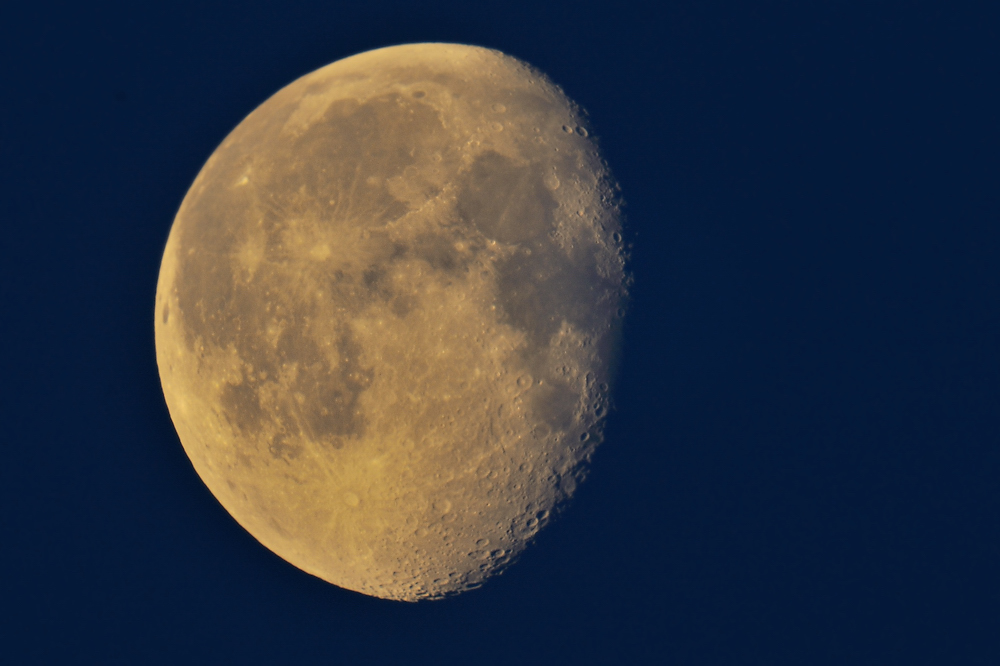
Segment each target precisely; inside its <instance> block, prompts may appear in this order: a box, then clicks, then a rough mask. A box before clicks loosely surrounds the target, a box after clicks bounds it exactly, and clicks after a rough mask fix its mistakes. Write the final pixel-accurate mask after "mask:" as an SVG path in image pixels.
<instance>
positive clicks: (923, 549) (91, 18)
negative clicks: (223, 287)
mask: <svg viewBox="0 0 1000 666" xmlns="http://www.w3.org/2000/svg"><path fill="white" fill-rule="evenodd" d="M21 4H22V6H21V7H10V6H5V8H4V9H2V10H0V58H2V60H0V62H2V63H3V66H2V68H0V84H2V89H0V102H2V106H0V156H2V158H3V159H2V160H0V169H2V172H0V175H2V179H0V183H2V184H0V187H2V196H0V221H2V224H3V228H2V235H0V238H2V243H0V253H2V254H0V285H2V294H3V308H2V310H0V311H2V312H3V313H4V315H3V328H2V331H3V332H2V336H3V339H4V345H3V349H4V353H3V357H2V358H3V366H2V367H0V370H2V376H3V379H4V400H3V422H4V431H3V451H4V454H5V455H4V461H3V464H2V465H0V475H2V477H0V501H2V509H0V511H2V513H0V520H2V524H0V534H3V545H2V548H0V565H2V567H3V570H2V577H0V581H2V582H0V599H2V600H3V606H2V607H3V615H4V616H5V618H4V621H3V623H2V624H0V637H2V640H0V660H2V661H5V662H7V663H16V664H28V663H61V664H66V663H84V662H85V661H97V662H99V663H109V664H110V663H127V664H136V663H145V664H156V663H164V664H177V663H207V662H222V663H244V664H255V663H287V664H292V663H299V662H303V663H313V662H318V663H336V664H342V663H346V664H350V663H366V664H376V663H377V664H382V663H384V664H400V663H442V664H448V663H455V664H467V663H468V664H479V665H485V664H509V663H550V664H564V663H565V664H569V663H587V664H589V663H594V664H614V663H664V664H684V665H687V664H727V665H728V664H769V665H773V664H796V665H801V664H897V663H898V664H915V663H928V664H963V666H964V665H973V664H984V665H985V664H989V665H993V664H996V663H1000V662H998V660H1000V642H998V640H997V628H998V621H1000V610H998V601H1000V576H998V573H997V564H998V562H1000V536H998V528H1000V520H998V519H1000V488H998V483H997V481H998V479H1000V422H998V417H1000V345H998V343H1000V231H998V226H997V225H998V219H1000V217H998V206H997V203H998V202H997V182H998V180H997V175H998V169H997V166H998V164H997V161H998V158H997V155H998V151H997V148H998V145H997V144H998V142H997V122H996V121H997V117H998V113H997V111H998V109H997V104H996V101H995V97H996V95H995V89H996V83H997V81H998V80H1000V76H998V72H997V63H1000V57H998V56H1000V54H998V53H997V51H998V43H1000V42H998V34H997V29H996V25H997V24H996V22H995V21H994V20H993V17H992V16H990V15H989V14H988V11H987V9H986V7H988V4H987V3H980V5H979V8H977V7H976V6H975V5H967V4H966V5H962V4H961V3H937V4H938V6H937V7H930V6H929V5H928V3H919V2H896V3H885V2H864V3H860V2H843V3H834V4H835V5H836V7H833V8H827V9H822V10H817V9H815V8H808V9H806V8H804V7H803V5H810V6H811V5H815V4H816V3H785V2H755V3H727V4H720V3H710V2H685V3H662V4H661V3H628V2H624V3H613V2H591V3H587V2H579V3H569V2H561V1H557V2H545V1H544V0H533V1H531V2H508V3H503V4H494V3H489V2H484V3H472V2H470V3H454V2H444V3H416V2H382V1H378V0H372V1H370V2H364V3H362V2H358V3H350V4H348V3H340V2H299V1H298V0H289V1H286V2H270V3H255V2H239V3H236V2H225V3H224V2H211V3H207V4H208V5H209V6H208V7H207V8H206V7H203V6H201V5H202V3H183V2H171V3H160V4H159V6H158V7H153V8H151V7H149V6H147V4H146V3H137V2H129V3H119V4H110V3H100V2H88V3H82V2H81V3H76V4H75V5H67V4H53V3H45V2H35V3H21ZM959 6H961V8H959ZM415 41H454V42H463V43H471V44H478V45H482V46H489V47H493V48H498V49H500V50H502V51H505V52H507V53H509V54H511V55H514V56H517V57H519V58H521V59H523V60H526V61H528V62H529V63H531V64H533V65H535V66H536V67H538V68H539V69H541V70H542V71H544V72H546V73H547V74H548V75H549V76H550V77H551V78H552V79H553V80H554V81H555V82H556V83H558V84H560V85H561V86H562V87H563V88H564V89H565V90H566V92H567V93H568V94H569V95H570V96H571V97H572V98H574V99H575V100H576V101H578V102H579V103H580V104H581V105H583V106H584V107H585V108H586V109H587V110H588V111H589V112H590V117H591V121H592V124H593V127H594V129H595V131H596V132H597V134H598V135H599V137H600V141H601V144H602V146H603V149H604V151H605V155H606V157H607V159H608V161H609V163H610V164H611V167H612V168H613V169H614V171H615V174H616V175H617V177H618V179H619V181H620V182H621V184H622V187H623V195H624V197H625V199H626V202H627V208H626V210H627V213H628V221H629V231H630V237H631V240H632V241H633V242H634V253H633V257H634V260H633V262H632V270H633V272H634V275H635V289H634V298H633V302H632V311H631V313H630V316H629V319H628V323H627V330H626V338H625V342H626V347H625V353H624V356H623V364H622V371H621V376H620V381H619V386H618V392H617V395H616V402H617V409H616V411H614V412H613V414H612V415H611V418H610V422H609V427H608V433H607V434H608V437H607V442H606V443H605V444H604V445H603V447H602V448H601V449H599V451H598V453H597V455H596V457H595V460H594V464H593V468H592V473H591V476H590V479H589V480H588V481H587V482H586V483H585V484H584V485H583V486H581V488H580V490H579V491H578V493H577V498H576V500H575V502H574V505H573V506H572V507H571V510H570V511H568V512H567V513H566V514H565V515H564V516H563V517H562V518H561V519H560V520H559V521H558V522H556V523H555V524H554V525H552V526H551V527H549V528H548V529H547V530H546V531H544V532H543V533H542V534H541V536H540V538H539V539H538V541H537V543H536V544H535V545H534V546H533V547H532V548H531V549H529V551H528V552H527V553H526V554H525V555H524V556H523V557H522V559H521V561H520V562H519V563H518V564H517V565H515V566H514V567H512V568H511V569H510V570H509V571H508V572H507V573H506V574H504V575H503V576H501V577H500V578H497V579H495V580H493V581H491V582H489V583H488V584H487V585H486V586H485V587H484V588H483V589H481V590H477V591H475V592H471V593H468V594H466V595H463V596H461V597H458V598H456V599H452V600H446V601H442V602H436V603H421V604H417V605H405V604H397V603H392V602H385V601H380V600H376V599H371V598H367V597H363V596H360V595H357V594H354V593H351V592H346V591H343V590H339V589H337V588H335V587H333V586H330V585H328V584H326V583H323V582H322V581H319V580H318V579H314V578H311V577H310V576H308V575H306V574H303V573H301V572H300V571H298V570H296V569H294V568H293V567H291V566H290V565H287V564H286V563H284V562H283V561H282V560H280V559H278V558H277V557H276V556H274V555H272V554H271V553H270V552H268V551H267V550H265V549H264V548H263V547H261V546H259V545H258V544H257V542H256V541H254V539H253V538H252V537H250V536H249V535H248V534H247V533H246V532H244V531H243V530H242V528H240V527H239V526H238V525H237V524H236V523H235V522H234V521H233V520H232V519H230V518H229V516H228V514H226V513H225V511H224V510H223V509H222V508H221V507H220V506H219V505H218V503H217V502H216V501H215V500H214V499H213V497H212V496H211V494H210V493H209V492H208V491H207V489H205V488H204V486H203V485H202V484H201V481H200V480H199V479H198V477H197V475H196V474H195V473H194V471H193V469H192V468H191V466H190V464H189V462H188V460H187V458H186V456H185V455H184V452H183V449H182V448H181V446H180V443H179V441H178V439H177V437H176V434H175V433H174V430H173V427H172V425H171V422H170V419H169V416H168V414H167V411H166V407H165V405H164V402H163V397H162V393H161V391H160V387H159V382H158V377H157V372H156V364H155V358H154V349H153V324H152V307H153V294H154V291H155V284H156V276H157V272H158V269H159V260H160V255H161V252H162V249H163V244H164V242H165V240H166V236H167V232H168V230H169V228H170V224H171V222H172V219H173V216H174V214H175V213H176V210H177V207H178V205H179V204H180V201H181V199H182V197H183V196H184V194H185V192H186V191H187V188H188V186H189V185H190V183H191V181H192V180H193V178H194V176H195V175H196V174H197V172H198V170H199V169H200V168H201V165H202V164H203V162H204V161H205V159H206V158H207V157H208V156H209V155H210V154H211V152H212V151H213V150H214V149H215V147H216V145H218V143H219V142H220V141H221V140H222V139H223V138H224V137H225V135H226V134H227V133H228V132H229V130H231V129H232V128H233V127H234V126H235V125H236V124H237V123H238V122H239V121H240V120H241V119H242V118H243V117H244V116H245V115H246V114H247V113H249V112H250V111H251V110H253V108H255V107H256V106H257V105H258V104H259V103H260V102H262V101H263V100H265V99H266V98H267V97H269V96H270V95H271V94H272V93H273V92H275V91H276V90H277V89H278V88H280V87H281V86H283V85H285V84H287V83H289V82H291V81H292V80H294V79H295V78H297V77H298V76H300V75H302V74H305V73H307V72H309V71H312V70H314V69H316V68H317V67H320V66H322V65H325V64H327V63H329V62H332V61H334V60H337V59H340V58H342V57H345V56H347V55H351V54H353V53H357V52H360V51H364V50H368V49H371V48H376V47H380V46H386V45H390V44H397V43H405V42H415Z"/></svg>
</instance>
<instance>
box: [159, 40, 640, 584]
mask: <svg viewBox="0 0 1000 666" xmlns="http://www.w3.org/2000/svg"><path fill="white" fill-rule="evenodd" d="M626 287H627V277H626V272H625V263H624V254H623V250H622V247H621V226H620V217H619V211H618V207H617V197H616V188H615V185H614V182H613V181H612V179H611V176H610V174H609V172H608V170H607V168H606V166H605V164H604V162H603V161H602V159H601V157H600V155H599V153H598V151H597V148H596V145H595V144H594V142H593V140H592V138H591V137H589V136H588V132H587V130H586V123H585V122H584V120H583V118H582V117H581V112H580V111H579V109H578V108H577V107H576V106H575V105H574V104H573V103H572V102H571V101H570V100H569V99H567V97H566V96H565V95H564V94H563V93H562V91H561V90H560V89H559V88H557V87H556V86H554V85H553V84H552V83H551V82H550V81H549V80H548V79H547V78H546V77H545V76H544V75H542V74H541V73H539V72H538V71H536V70H534V69H532V68H530V67H529V66H527V65H525V64H524V63H522V62H520V61H518V60H515V59H514V58H511V57H509V56H506V55H504V54H502V53H499V52H497V51H492V50H488V49H484V48H478V47H472V46H463V45H456V44H413V45H405V46H395V47H390V48H384V49H379V50H376V51H369V52H367V53H362V54H360V55H356V56H353V57H350V58H346V59H344V60H340V61H338V62H335V63H333V64H331V65H328V66H326V67H323V68H322V69H319V70H317V71H315V72H313V73H311V74H308V75H306V76H304V77H302V78H300V79H298V80H297V81H295V82H294V83H292V84H291V85H289V86H287V87H286V88H284V89H282V90H280V91H279V92H278V93H276V94H275V95H274V96H273V97H271V98H270V99H268V100H267V101H266V102H264V103H263V104H262V105H261V106H260V107H258V108H257V109H256V110H255V111H254V112H253V113H251V114H250V115H249V116H248V117H247V118H246V119H245V120H243V122H242V123H240V124H239V126H237V127H236V129H234V130H233V132H232V133H231V134H230V135H229V136H228V137H227V138H226V139H225V141H223V143H222V145H220V146H219V147H218V149H217V150H216V151H215V152H214V153H213V154H212V156H211V157H210V158H209V160H208V162H207V163H206V164H205V166H204V168H203V169H202V170H201V173H199V174H198V177H197V179H196V180H195V182H194V184H193V185H192V186H191V189H190V191H189V192H188V193H187V196H186V197H185V199H184V202H183V203H182V205H181V208H180V211H179V212H178V214H177V218H176V220H175V221H174V224H173V227H172V229H171V231H170V237H169V240H168V242H167V246H166V250H165V252H164V255H163V263H162V266H161V269H160V276H159V282H158V285H157V291H156V306H155V307H156V312H155V327H156V357H157V364H158V366H159V371H160V378H161V381H162V384H163V391H164V395H165V397H166V401H167V405H168V407H169V410H170V415H171V418H172V419H173V422H174V425H175V427H176V428H177V432H178V434H179V436H180V440H181V442H182V444H183V446H184V448H185V450H186V452H187V454H188V456H189V457H190V459H191V461H192V463H193V465H194V468H195V470H196V471H197V472H198V474H199V475H200V476H201V478H202V480H203V481H204V482H205V484H207V485H208V487H209V488H210V489H211V491H212V493H213V494H214V495H215V497H216V498H218V500H219V501H220V502H221V503H222V505H223V506H224V507H225V508H226V509H227V510H228V511H229V513H230V514H231V515H232V516H233V517H234V518H235V519H236V520H237V521H238V522H239V523H240V524H241V525H242V526H243V527H245V528H246V529H247V530H248V531H249V532H250V533H251V534H252V535H253V536H254V537H256V538H257V539H258V540H259V541H260V542H261V543H262V544H264V545H265V546H266V547H268V548H270V549H271V550H272V551H274V552H275V553H277V554H278V555H279V556H281V557H282V558H284V559H285V560H287V561H288V562H290V563H292V564H293V565H295V566H297V567H299V568H301V569H303V570H304V571H307V572H309V573H311V574H313V575H315V576H318V577H320V578H322V579H324V580H326V581H329V582H331V583H334V584H335V585H339V586H341V587H345V588H348V589H351V590H356V591H358V592H363V593H365V594H370V595H375V596H378V597H384V598H390V599H402V600H417V599H424V598H438V597H442V596H446V595H449V594H454V593H457V592H460V591H462V590H466V589H471V588H474V587H477V586H479V585H481V584H482V582H483V581H484V580H485V579H486V578H488V577H489V576H490V575H491V574H495V573H497V572H499V571H501V570H502V569H503V568H504V567H505V566H506V565H507V564H508V563H510V562H511V561H512V559H513V558H515V557H516V556H517V555H518V554H519V553H520V552H521V551H522V550H523V549H524V547H525V546H526V545H527V543H528V542H529V541H530V540H531V538H532V537H533V536H534V535H535V534H536V533H537V531H538V530H539V529H540V528H541V527H542V526H543V525H544V524H545V523H546V521H547V520H548V519H549V517H550V516H551V515H552V514H553V512H554V511H556V510H557V509H558V508H559V506H560V505H561V503H562V502H563V501H564V500H566V499H567V498H568V497H570V496H571V495H572V494H573V492H574V489H575V487H576V484H577V482H578V481H579V480H580V479H581V478H582V476H583V474H584V472H585V467H586V465H587V463H588V460H589V457H590V455H591V453H592V452H593V450H594V447H595V446H596V445H597V444H598V443H599V442H600V441H601V438H602V423H603V416H604V413H605V411H606V408H607V404H608V399H609V396H608V383H609V381H610V370H611V365H612V359H613V356H614V354H615V351H616V346H617V337H618V336H617V330H618V321H619V317H620V310H619V308H620V306H621V300H622V298H623V296H624V295H625V290H626Z"/></svg>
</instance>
